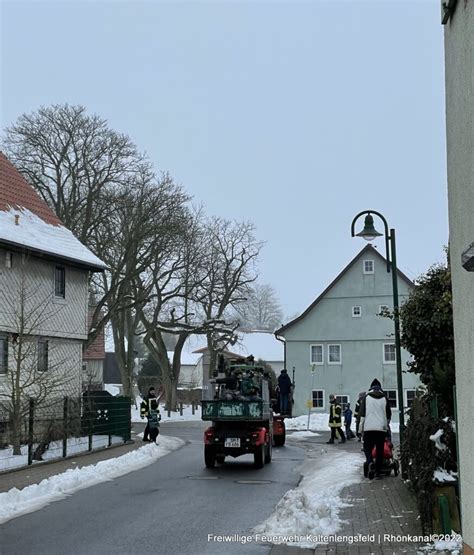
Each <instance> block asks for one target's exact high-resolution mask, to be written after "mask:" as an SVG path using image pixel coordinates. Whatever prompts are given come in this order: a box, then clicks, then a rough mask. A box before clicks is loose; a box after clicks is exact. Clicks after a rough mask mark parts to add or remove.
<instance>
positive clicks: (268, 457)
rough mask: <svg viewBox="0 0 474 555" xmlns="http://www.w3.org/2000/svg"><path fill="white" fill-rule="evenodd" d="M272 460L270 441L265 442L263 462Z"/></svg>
mask: <svg viewBox="0 0 474 555" xmlns="http://www.w3.org/2000/svg"><path fill="white" fill-rule="evenodd" d="M271 462H272V441H271V440H270V441H269V442H268V443H267V448H266V449H265V464H268V463H271Z"/></svg>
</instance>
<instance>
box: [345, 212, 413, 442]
mask: <svg viewBox="0 0 474 555" xmlns="http://www.w3.org/2000/svg"><path fill="white" fill-rule="evenodd" d="M364 214H366V216H365V220H364V229H363V230H362V231H361V232H360V233H354V227H355V224H356V221H357V220H358V219H359V218H360V217H361V216H363V215H364ZM372 214H375V215H376V216H378V217H379V218H380V219H381V220H382V222H383V225H384V229H385V250H386V258H387V272H390V271H391V272H392V287H393V322H394V327H395V357H396V363H397V389H398V414H399V417H398V418H399V420H398V421H399V426H400V448H401V446H402V443H403V432H404V430H405V415H404V413H403V378H402V358H401V345H400V316H399V310H398V271H397V253H396V249H395V230H394V229H390V231H389V229H388V224H387V220H386V219H385V218H384V217H383V216H382V214H380V212H376V211H375V210H363V211H362V212H359V214H357V216H356V217H355V218H354V219H353V220H352V225H351V235H352V237H354V235H355V236H356V237H362V238H363V239H365V240H366V241H373V240H374V239H375V238H376V237H381V236H382V235H383V234H382V233H379V232H378V231H377V230H376V229H375V227H374V218H373V217H372Z"/></svg>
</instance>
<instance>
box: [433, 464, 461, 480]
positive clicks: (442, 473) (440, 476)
mask: <svg viewBox="0 0 474 555" xmlns="http://www.w3.org/2000/svg"><path fill="white" fill-rule="evenodd" d="M456 481H457V473H456V472H451V471H450V472H448V471H447V470H445V469H444V468H441V467H440V466H438V468H437V469H436V470H435V471H434V473H433V482H439V483H441V482H456Z"/></svg>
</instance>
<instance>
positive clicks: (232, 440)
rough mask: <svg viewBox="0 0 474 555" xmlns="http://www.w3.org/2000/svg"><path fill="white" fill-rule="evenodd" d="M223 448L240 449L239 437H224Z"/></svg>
mask: <svg viewBox="0 0 474 555" xmlns="http://www.w3.org/2000/svg"><path fill="white" fill-rule="evenodd" d="M224 447H240V437H226V439H225V443H224Z"/></svg>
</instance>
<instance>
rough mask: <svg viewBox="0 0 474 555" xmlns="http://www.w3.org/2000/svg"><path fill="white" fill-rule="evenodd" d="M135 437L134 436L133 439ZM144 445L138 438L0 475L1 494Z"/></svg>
mask: <svg viewBox="0 0 474 555" xmlns="http://www.w3.org/2000/svg"><path fill="white" fill-rule="evenodd" d="M133 437H134V436H133V434H132V438H133ZM143 445H145V444H144V443H143V442H142V441H141V439H140V438H137V439H136V440H135V441H134V440H133V439H132V441H131V442H129V443H121V444H118V445H113V446H112V447H107V448H106V449H99V450H97V451H91V452H90V453H89V452H86V453H80V454H77V455H75V456H73V457H70V458H66V459H58V460H55V461H51V462H45V463H39V464H33V465H31V466H26V467H22V468H19V469H17V470H13V471H11V472H2V473H1V474H0V493H2V492H5V491H8V490H10V489H11V488H17V489H23V488H25V487H26V486H30V485H32V484H39V483H40V482H41V480H44V479H45V478H50V477H51V476H54V475H56V474H60V473H61V472H65V471H66V470H68V469H70V468H81V467H83V466H88V465H90V464H96V463H98V462H99V461H105V460H108V459H112V458H115V457H120V456H121V455H125V453H129V452H130V451H133V450H134V449H138V448H139V447H142V446H143Z"/></svg>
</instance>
